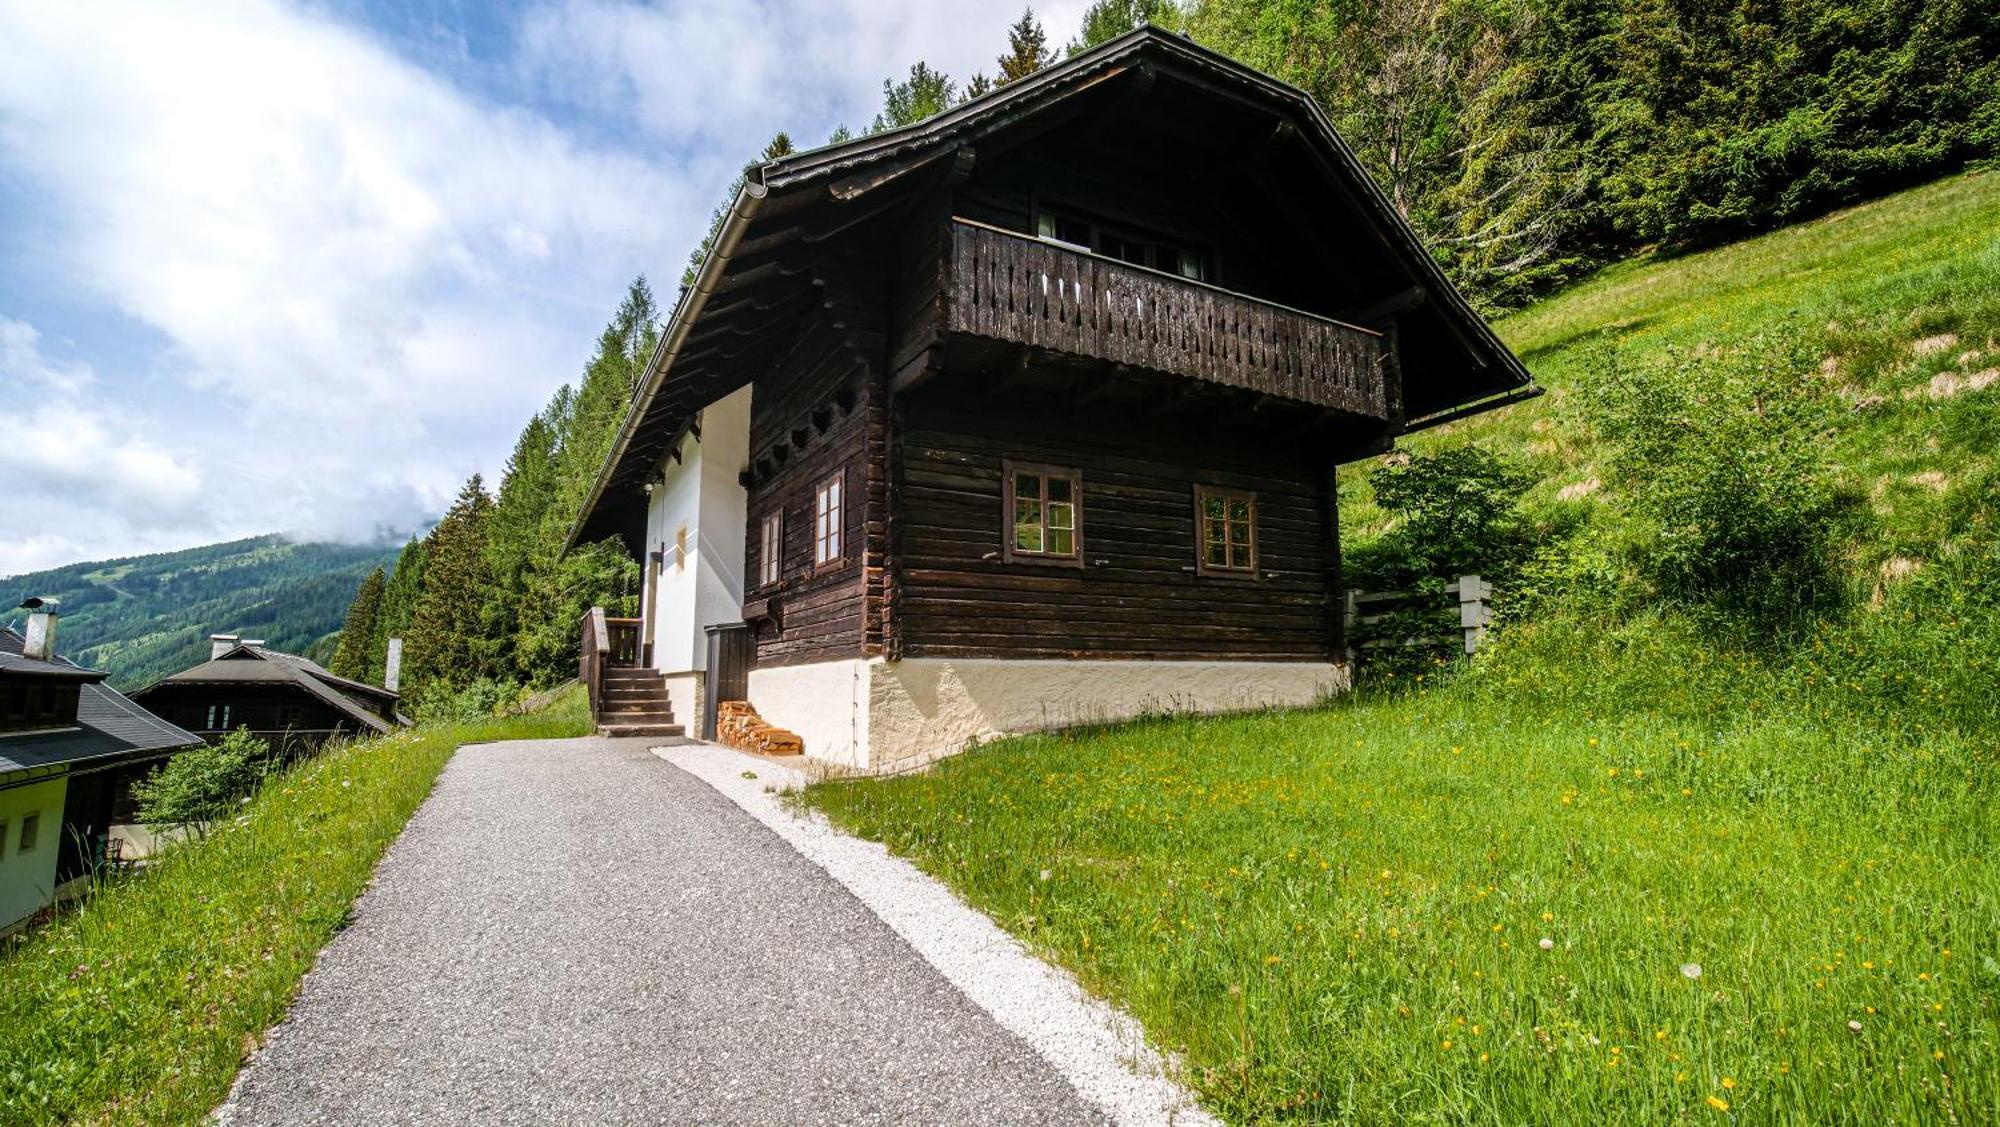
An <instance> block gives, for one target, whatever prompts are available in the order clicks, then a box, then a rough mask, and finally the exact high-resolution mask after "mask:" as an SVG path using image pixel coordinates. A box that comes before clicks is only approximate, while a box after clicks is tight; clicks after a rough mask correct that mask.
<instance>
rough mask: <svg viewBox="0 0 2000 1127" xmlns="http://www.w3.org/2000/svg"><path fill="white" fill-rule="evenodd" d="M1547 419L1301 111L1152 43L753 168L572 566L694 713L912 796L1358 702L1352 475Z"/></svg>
mask: <svg viewBox="0 0 2000 1127" xmlns="http://www.w3.org/2000/svg"><path fill="white" fill-rule="evenodd" d="M1535 393H1536V389H1535V388H1534V387H1533V386H1532V384H1531V382H1530V379H1529V376H1528V373H1527V371H1526V370H1525V369H1524V368H1523V367H1522V365H1521V363H1520V362H1519V361H1518V360H1517V359H1516V358H1515V357H1514V356H1513V355H1511V354H1510V353H1509V352H1508V350H1507V349H1506V347H1505V346H1504V345H1502V344H1501V343H1500V341H1499V339H1498V338H1496V337H1495V336H1494V334H1493V333H1492V331H1491V330H1490V329H1489V328H1488V327H1487V326H1486V325H1485V324H1484V323H1483V322H1482V321H1481V320H1480V318H1479V317H1478V316H1477V315H1476V314H1474V313H1473V311H1472V310H1471V308H1470V307H1469V306H1468V305H1467V304H1466V302H1465V300H1464V299H1463V298H1462V297H1461V295H1460V294H1459V293H1457V292H1456V291H1455V290H1454V289H1453V287H1452V286H1451V284H1450V283H1449V282H1447V281H1446V280H1445V278H1444V276H1443V275H1442V274H1441V273H1440V272H1439V271H1438V269H1437V267H1436V265H1435V264H1434V263H1433V261H1432V259H1431V258H1430V256H1429V255H1428V254H1427V253H1426V252H1425V250H1424V248H1423V247H1422V246H1420V245H1419V244H1418V241H1417V239H1416V238H1415V236H1414V235H1413V234H1412V233H1411V231H1410V229H1409V227H1408V226H1407V225H1406V224H1404V223H1403V222H1402V221H1401V219H1400V218H1399V217H1398V216H1397V214H1396V212H1395V211H1394V209H1393V208H1392V207H1391V206H1390V204H1389V203H1388V201H1387V200H1386V199H1385V198H1384V197H1383V195H1382V193H1381V192H1380V191H1379V190H1378V189H1377V188H1376V187H1375V186H1374V184H1373V183H1372V182H1371V181H1370V179H1369V177H1368V176H1367V174H1366V173H1365V172H1364V171H1363V170H1362V169H1361V167H1360V166H1359V164H1358V163H1357V161H1356V159H1355V157H1354V155H1353V153H1352V152H1350V151H1349V149H1348V148H1347V146H1346V145H1345V144H1344V143H1343V142H1342V141H1341V139H1340V138H1339V137H1338V136H1336V135H1335V134H1334V132H1333V129H1332V128H1331V127H1330V126H1329V125H1328V123H1327V120H1326V118H1325V117H1324V116H1323V115H1322V114H1321V113H1320V111H1319V109H1318V108H1317V107H1316V106H1315V105H1314V104H1313V102H1312V101H1311V100H1310V99H1309V98H1308V97H1307V96H1306V95H1305V94H1303V93H1301V92H1300V91H1298V90H1296V89H1294V88H1292V87H1290V86H1286V85H1284V84H1282V83H1280V82H1277V81H1276V80H1274V79H1272V78H1270V77H1268V76H1266V75H1263V74H1260V73H1258V72H1256V71H1253V70H1250V69H1248V68H1245V67H1243V66H1241V65H1239V64H1237V63H1235V62H1232V61H1230V60H1228V59H1226V58H1223V57H1222V56H1220V55H1217V54H1215V53H1213V52H1210V51H1207V50H1205V49H1203V48H1201V47H1199V46H1196V45H1195V44H1193V43H1191V42H1189V41H1188V40H1186V39H1184V38H1181V37H1178V36H1174V35H1170V34H1167V33H1164V32H1161V31H1159V30H1157V29H1153V28H1142V29H1140V30H1138V31H1134V32H1132V33H1130V34H1128V35H1125V36H1122V37H1120V38H1118V39H1115V40H1112V41H1110V42H1108V43H1105V44H1103V45H1101V46H1099V47H1097V48H1095V49H1093V50H1090V51H1087V52H1084V53H1082V54H1080V55H1077V56H1075V57H1073V58H1070V59H1068V60H1065V61H1063V62H1061V63H1058V64H1056V65H1054V66H1051V67H1049V68H1048V69H1046V70H1043V71H1041V72H1038V73H1036V74H1034V75H1032V76H1030V77H1028V78H1025V79H1022V80H1020V81H1017V82H1014V83H1011V84H1009V85H1007V86H1005V87H1003V88H1001V89H1000V90H998V91H996V92H994V93H992V94H989V95H987V96H985V97H982V98H979V99H977V100H974V101H972V102H969V103H967V104H965V105H962V106H959V107H957V108H954V109H952V110H949V111H946V112H944V113H941V114H939V115H937V116H935V117H932V118H929V119H927V120H925V121H923V122H921V123H919V124H916V125H913V126H910V127H907V128H903V129H898V130H894V131H891V132H887V133H881V134H877V135H874V136H869V137H864V138H859V139H857V140H854V141H850V142H846V143H842V144H838V145H832V146H828V147H826V148H822V149H818V150H814V151H811V152H805V153H800V154H797V155H794V156H790V157H787V158H785V159H782V160H779V161H776V162H773V163H770V164H767V165H764V166H763V167H762V168H760V169H758V170H757V171H756V172H754V173H753V174H752V176H751V177H750V180H749V182H748V184H747V185H746V186H745V187H744V188H743V190H742V191H741V192H740V193H739V194H738V196H737V197H736V199H735V201H734V202H733V203H732V205H731V206H730V208H729V211H728V215H727V217H726V219H725V220H724V222H723V225H722V227H721V229H720V231H719V233H718V235H717V237H716V240H715V245H714V249H713V250H712V252H711V253H710V254H709V256H708V258H707V260H706V261H705V262H704V263H703V265H702V268H701V271H700V274H699V276H698V278H697V280H696V281H695V283H694V285H693V287H692V288H691V289H689V290H687V291H685V292H684V293H683V294H682V296H681V300H680V301H679V303H678V304H677V306H676V307H675V310H674V313H673V316H672V318H671V320H670V321H669V323H668V325H667V328H666V331H665V333H664V336H663V339H662V340H661V343H660V345H659V348H658V350H657V351H656V352H655V353H654V355H653V357H652V359H651V362H650V363H649V365H648V367H647V369H646V371H645V373H644V376H643V379H642V380H641V383H640V386H639V387H638V389H637V392H636V397H635V399H634V402H633V403H632V406H631V410H630V413H629V415H628V416H627V418H626V420H625V424H624V427H623V429H622V430H621V432H620V433H619V436H618V439H617V442H616V445H615V447H614V449H613V452H612V454H611V456H610V458H609V460H608V461H607V463H606V465H605V466H604V468H603V471H602V473H601V475H600V476H599V478H598V481H597V484H596V487H595V490H594V491H593V493H592V495H591V497H590V499H589V501H588V502H587V504H586V506H585V510H584V512H583V514H582V517H581V519H580V521H579V523H578V526H577V527H576V528H575V529H574V530H573V532H572V539H573V540H578V541H580V540H589V539H595V538H599V537H603V536H608V535H614V534H615V535H617V536H619V537H622V538H623V539H624V541H625V542H626V543H627V544H628V545H629V546H630V547H631V549H632V550H633V552H634V554H635V555H636V556H637V557H638V558H639V559H640V560H642V561H643V564H644V568H645V576H646V583H645V595H644V603H643V613H642V615H641V617H640V619H639V620H637V621H636V622H634V623H631V624H629V626H628V627H626V629H627V630H628V631H629V632H630V633H631V634H632V635H633V636H632V637H630V638H629V639H623V638H621V639H618V641H620V642H621V643H622V645H623V652H625V653H628V654H629V655H630V657H631V660H632V661H633V662H634V663H636V664H638V665H640V666H641V667H643V668H646V669H651V670H654V671H656V672H657V673H658V674H660V675H661V676H662V677H663V678H664V685H665V688H666V689H667V691H668V694H669V695H670V696H671V698H672V701H673V706H674V709H675V710H676V711H678V712H680V713H681V714H683V715H685V716H694V715H698V714H702V713H704V712H705V713H707V715H709V716H712V715H713V708H714V700H715V698H718V697H720V698H722V699H736V698H747V699H748V700H749V701H750V703H751V704H752V705H753V706H754V707H755V708H756V709H757V710H758V711H759V712H760V713H761V714H762V716H763V718H764V719H765V720H766V721H768V722H769V723H771V724H773V725H777V726H779V727H782V728H785V729H789V730H791V731H793V732H796V733H797V734H798V735H799V736H800V737H802V739H803V741H804V745H805V751H806V753H807V754H808V755H810V756H814V757H816V758H820V759H824V760H827V761H831V762H834V763H839V764H843V765H846V766H848V767H851V768H857V769H861V770H868V771H883V770H895V769H899V768H904V767H908V766H912V765H915V764H918V763H921V762H924V761H927V760H929V759H932V758H935V757H937V756H940V755H946V754H950V753H952V752H955V751H958V750H960V749H961V748H963V747H964V746H965V745H966V744H967V742H968V741H971V740H976V739H982V738H986V737H990V736H993V735H995V734H999V733H1004V732H1013V731H1020V730H1025V729H1032V728H1038V727H1047V726H1053V725H1060V724H1067V723H1074V722H1082V721H1092V720H1100V719H1111V718H1118V717H1126V716H1131V715H1134V714H1139V713H1142V712H1147V711H1162V710H1183V709H1189V710H1194V709H1198V710H1220V709H1237V708H1249V707H1256V706H1264V705H1273V704H1298V703H1305V702H1309V701H1312V700H1314V699H1315V698H1318V697H1321V696H1323V695H1325V694H1328V693H1332V692H1336V691H1338V690H1340V689H1342V688H1344V687H1345V686H1346V684H1347V671H1346V669H1345V668H1344V666H1343V665H1342V663H1341V658H1342V655H1343V654H1344V652H1345V649H1344V643H1343V639H1342V637H1341V613H1340V606H1339V600H1338V599H1337V598H1336V597H1335V596H1336V592H1337V591H1339V589H1340V583H1339V567H1340V554H1339V530H1338V528H1337V527H1336V515H1335V505H1334V468H1335V467H1336V466H1337V465H1339V464H1341V463H1343V462H1349V461H1353V460H1355V459H1359V458H1363V457H1367V456H1369V455H1373V454H1377V453H1380V452H1382V451H1384V450H1387V449H1388V448H1389V447H1390V445H1391V444H1392V443H1393V442H1394V440H1395V439H1396V437H1397V436H1398V435H1401V434H1406V433H1409V432H1410V431H1413V430H1417V429H1419V428H1422V427H1426V426H1430V425H1434V424H1436V423H1439V422H1443V421H1446V420H1449V419H1452V418H1457V417H1460V416H1462V415H1465V414H1469V413H1471V412H1474V411H1479V410H1485V409H1489V408H1491V407H1495V406H1499V405H1501V404H1504V403H1508V402H1511V401H1514V400H1517V399H1521V398H1524V397H1526V396H1529V395H1532V394H1535ZM739 621H740V622H742V623H744V624H746V625H745V626H744V627H743V629H744V630H745V631H746V633H745V635H744V636H743V637H742V639H740V640H739V641H737V642H734V643H732V642H731V641H730V635H731V633H732V627H731V626H730V624H733V623H737V622H739ZM613 629H614V630H616V629H617V627H616V625H615V624H614V626H613ZM711 631H713V632H715V633H716V634H717V635H718V636H719V638H721V639H722V641H723V644H720V645H716V646H714V647H713V649H714V652H715V653H717V654H719V655H725V656H726V655H729V654H731V653H740V654H741V655H742V660H741V661H725V662H721V664H723V665H726V666H728V667H727V668H711V658H710V657H709V652H710V650H711V644H710V643H711V639H710V638H709V637H708V634H709V633H710V632H711ZM601 641H602V640H601V639H600V642H601ZM608 652H612V653H614V654H615V653H616V652H619V651H618V648H617V647H613V648H612V649H611V650H610V651H608ZM586 659H587V660H586V665H587V666H588V661H589V655H586ZM745 666H747V667H748V668H747V670H746V669H745V668H744V667H745ZM705 683H707V684H706V685H705ZM705 687H706V690H707V691H706V692H705V693H704V688H705ZM704 695H705V696H706V697H707V698H709V699H708V700H706V701H704V700H703V699H702V698H703V697H704Z"/></svg>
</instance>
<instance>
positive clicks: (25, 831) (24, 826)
mask: <svg viewBox="0 0 2000 1127" xmlns="http://www.w3.org/2000/svg"><path fill="white" fill-rule="evenodd" d="M41 836H42V816H41V815H40V814H26V815H23V816H22V818H21V850H20V851H21V852H22V853H29V852H32V851H33V850H34V848H35V843H36V842H37V841H39V840H41Z"/></svg>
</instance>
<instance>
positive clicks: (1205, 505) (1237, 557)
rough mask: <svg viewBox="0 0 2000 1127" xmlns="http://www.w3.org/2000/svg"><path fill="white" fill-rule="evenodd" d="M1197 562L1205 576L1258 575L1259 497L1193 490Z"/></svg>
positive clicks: (1202, 486)
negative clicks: (1197, 537) (1197, 539)
mask: <svg viewBox="0 0 2000 1127" xmlns="http://www.w3.org/2000/svg"><path fill="white" fill-rule="evenodd" d="M1194 508H1195V517H1196V523H1197V525H1198V527H1197V529H1196V534H1197V535H1198V536H1199V538H1200V539H1199V543H1198V547H1197V551H1198V553H1199V554H1198V555H1197V556H1196V557H1195V563H1196V564H1197V565H1198V570H1199V571H1200V572H1201V573H1202V574H1203V575H1238V576H1244V577H1248V576H1253V575H1255V574H1257V495H1256V494H1255V493H1242V492H1238V491H1236V490H1233V489H1210V488H1209V487H1207V486H1205V485H1197V486H1195V487H1194Z"/></svg>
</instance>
